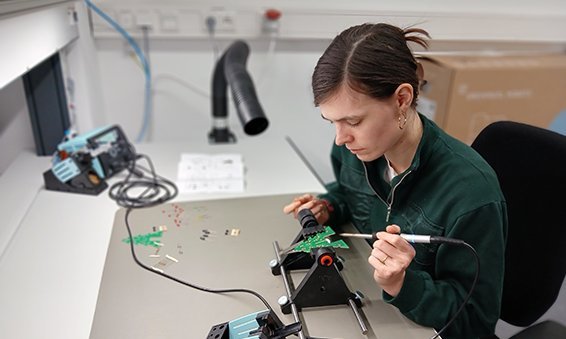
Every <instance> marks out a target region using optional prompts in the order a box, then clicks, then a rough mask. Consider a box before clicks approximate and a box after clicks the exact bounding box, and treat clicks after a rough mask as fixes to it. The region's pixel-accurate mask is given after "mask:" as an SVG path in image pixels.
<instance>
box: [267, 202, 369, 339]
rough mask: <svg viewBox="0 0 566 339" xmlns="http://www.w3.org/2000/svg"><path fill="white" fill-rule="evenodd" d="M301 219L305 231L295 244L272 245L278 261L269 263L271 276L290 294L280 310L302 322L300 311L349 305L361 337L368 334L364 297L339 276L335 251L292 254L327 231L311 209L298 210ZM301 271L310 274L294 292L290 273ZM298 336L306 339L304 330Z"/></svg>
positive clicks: (283, 301)
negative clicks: (293, 249) (280, 280)
mask: <svg viewBox="0 0 566 339" xmlns="http://www.w3.org/2000/svg"><path fill="white" fill-rule="evenodd" d="M298 219H299V221H300V223H301V226H302V229H301V232H300V233H299V234H298V235H297V237H296V238H295V240H294V241H293V245H291V246H290V247H288V248H287V249H284V250H281V248H280V247H279V243H278V242H277V241H274V242H273V249H274V251H275V255H276V259H274V260H272V261H271V262H270V267H271V273H272V274H273V275H281V277H282V278H283V283H284V285H285V290H286V294H287V295H286V296H282V297H281V298H279V305H280V306H281V311H282V312H283V313H284V314H289V313H292V314H293V318H294V319H295V321H297V322H300V318H299V312H300V311H301V310H302V309H303V308H308V307H317V306H331V305H348V306H350V308H351V309H352V311H353V312H354V315H355V317H356V320H357V321H358V324H359V326H360V330H361V332H362V334H364V335H365V334H367V332H368V329H367V326H366V324H365V323H364V320H363V318H362V316H361V314H360V307H361V306H362V300H361V298H362V297H361V295H360V294H358V293H352V292H351V291H350V289H349V288H348V286H347V285H346V282H345V281H344V279H343V278H342V275H341V274H340V271H341V270H342V268H343V264H342V262H341V261H340V260H338V259H337V256H336V252H335V250H334V249H333V248H332V247H331V246H327V247H317V248H312V249H311V250H310V253H309V252H297V251H290V249H292V248H294V247H295V245H298V244H300V243H301V242H302V241H304V240H308V239H309V237H312V236H316V235H317V234H321V233H322V232H324V230H325V228H324V227H323V226H321V225H319V224H318V222H317V221H316V218H315V217H314V215H313V214H312V212H311V211H310V210H308V209H304V210H301V211H299V214H298ZM301 269H302V270H304V269H308V272H307V274H306V275H305V276H304V278H303V279H302V280H301V282H300V284H299V285H298V286H297V288H296V289H293V288H292V286H291V284H290V283H289V279H291V277H290V276H289V275H288V273H289V272H290V271H293V270H301ZM298 335H299V338H300V339H305V336H304V333H303V331H302V330H301V331H300V332H299V333H298Z"/></svg>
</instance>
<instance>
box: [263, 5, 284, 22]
mask: <svg viewBox="0 0 566 339" xmlns="http://www.w3.org/2000/svg"><path fill="white" fill-rule="evenodd" d="M280 17H281V11H279V10H277V9H274V8H270V9H268V10H266V11H265V18H266V19H267V20H272V21H277V20H279V18H280Z"/></svg>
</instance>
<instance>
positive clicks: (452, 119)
mask: <svg viewBox="0 0 566 339" xmlns="http://www.w3.org/2000/svg"><path fill="white" fill-rule="evenodd" d="M420 61H421V63H422V65H423V68H424V79H425V83H424V84H423V87H422V89H421V93H420V96H419V104H418V110H419V112H421V113H423V114H425V115H427V116H428V117H430V118H431V119H432V120H434V121H435V122H436V123H437V124H438V125H439V126H440V127H442V128H443V129H444V130H445V131H446V132H447V133H448V134H450V135H452V136H454V137H456V138H458V139H460V140H462V141H464V142H465V143H467V144H471V143H472V141H473V140H474V138H475V137H476V136H477V135H478V133H479V132H480V131H481V130H482V129H483V128H484V127H485V126H487V125H488V124H490V123H492V122H495V121H499V120H512V121H519V122H524V123H527V124H531V125H534V126H539V127H543V128H549V129H552V130H555V131H558V132H560V133H562V134H566V55H564V54H556V55H530V56H527V55H517V56H508V55H507V56H461V55H460V56H455V55H452V56H447V55H445V56H426V57H424V58H421V59H420Z"/></svg>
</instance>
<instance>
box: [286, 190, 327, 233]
mask: <svg viewBox="0 0 566 339" xmlns="http://www.w3.org/2000/svg"><path fill="white" fill-rule="evenodd" d="M305 208H308V209H309V210H311V212H312V213H313V214H314V216H315V218H316V221H317V222H318V223H319V224H320V225H324V224H326V222H327V221H328V219H329V218H330V211H329V210H328V205H327V204H326V202H325V201H323V200H322V199H318V198H317V197H315V196H314V195H312V194H303V195H301V196H300V197H296V198H295V199H293V201H292V202H291V203H290V204H288V205H287V206H285V207H283V213H285V214H291V213H293V216H294V217H295V219H296V218H297V213H299V211H300V210H302V209H305Z"/></svg>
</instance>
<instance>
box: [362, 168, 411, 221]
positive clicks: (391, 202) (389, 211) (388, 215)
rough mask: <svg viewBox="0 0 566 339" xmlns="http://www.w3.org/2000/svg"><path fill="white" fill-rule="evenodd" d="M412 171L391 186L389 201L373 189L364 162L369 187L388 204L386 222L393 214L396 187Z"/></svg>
mask: <svg viewBox="0 0 566 339" xmlns="http://www.w3.org/2000/svg"><path fill="white" fill-rule="evenodd" d="M411 172H412V170H411V171H408V172H407V173H405V175H404V176H403V177H402V178H401V179H400V180H399V182H398V183H397V184H396V185H395V186H393V187H392V188H391V194H390V195H389V196H390V197H391V199H388V202H385V200H383V198H382V197H381V196H380V195H379V194H377V192H376V191H375V190H374V189H373V186H372V185H371V183H370V182H369V176H368V170H367V167H366V165H365V164H364V173H365V176H366V181H367V183H368V186H369V188H370V189H371V191H372V192H373V194H375V195H376V196H377V197H378V198H379V200H381V201H382V202H383V203H384V204H385V205H386V206H387V216H386V217H385V222H386V223H388V222H389V217H390V216H391V207H392V205H393V199H394V197H395V189H396V188H397V187H398V186H399V185H400V184H401V182H402V181H403V180H404V179H405V178H406V177H407V175H409V174H410V173H411Z"/></svg>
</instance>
